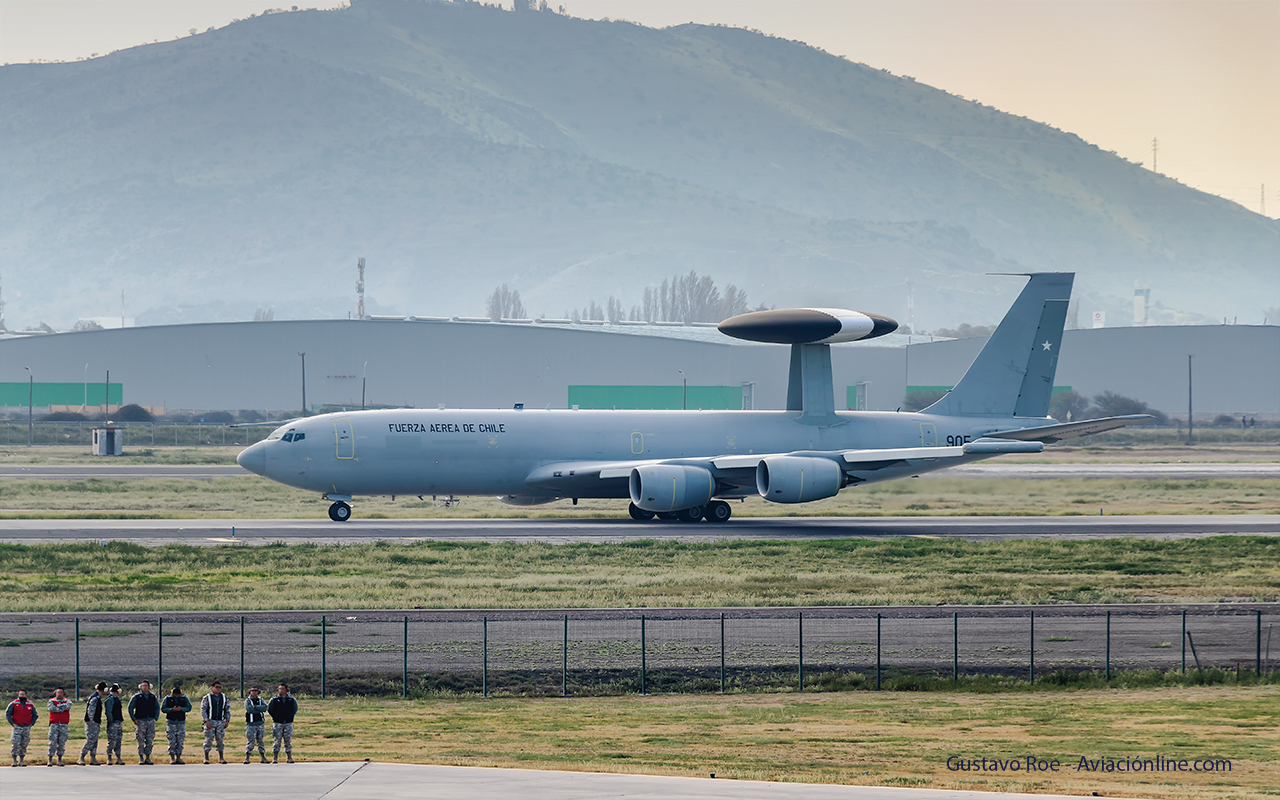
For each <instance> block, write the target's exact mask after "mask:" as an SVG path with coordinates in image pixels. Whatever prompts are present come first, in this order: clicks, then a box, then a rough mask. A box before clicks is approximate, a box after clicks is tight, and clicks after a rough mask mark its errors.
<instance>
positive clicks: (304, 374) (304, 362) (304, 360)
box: [298, 353, 307, 417]
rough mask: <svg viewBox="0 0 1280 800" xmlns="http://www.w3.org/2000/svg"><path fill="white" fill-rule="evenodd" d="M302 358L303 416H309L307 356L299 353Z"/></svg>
mask: <svg viewBox="0 0 1280 800" xmlns="http://www.w3.org/2000/svg"><path fill="white" fill-rule="evenodd" d="M298 355H299V356H301V357H302V416H304V417H305V416H306V415H307V354H306V353H298Z"/></svg>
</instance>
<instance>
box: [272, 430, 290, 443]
mask: <svg viewBox="0 0 1280 800" xmlns="http://www.w3.org/2000/svg"><path fill="white" fill-rule="evenodd" d="M287 430H289V429H288V428H285V427H280V428H276V429H275V430H274V431H272V432H271V435H270V436H268V437H267V441H268V442H274V441H275V440H277V439H279V438H281V437H283V436H284V432H285V431H287Z"/></svg>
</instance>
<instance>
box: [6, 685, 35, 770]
mask: <svg viewBox="0 0 1280 800" xmlns="http://www.w3.org/2000/svg"><path fill="white" fill-rule="evenodd" d="M4 718H5V719H6V720H8V722H9V724H10V725H12V726H13V750H12V753H13V765H14V766H15V767H25V766H26V765H27V747H28V746H30V744H31V726H32V725H35V724H36V720H38V719H40V713H39V712H38V711H36V707H35V706H33V705H32V704H31V701H30V700H28V699H27V693H26V692H18V696H17V697H16V698H14V700H13V702H12V703H10V704H9V707H8V708H6V709H5V710H4Z"/></svg>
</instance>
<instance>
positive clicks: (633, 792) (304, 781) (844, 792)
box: [0, 736, 1066, 800]
mask: <svg viewBox="0 0 1280 800" xmlns="http://www.w3.org/2000/svg"><path fill="white" fill-rule="evenodd" d="M33 738H34V737H33ZM228 738H229V736H228ZM187 742H188V747H190V746H191V744H190V742H191V739H190V738H188V740H187ZM37 744H38V743H37V742H33V747H32V750H39V747H38V746H36V745H37ZM161 750H163V745H162V746H160V747H158V748H157V752H158V751H161ZM157 759H159V756H157ZM130 761H131V762H132V761H133V759H132V758H130ZM156 763H157V764H159V763H161V761H160V760H157V762H156ZM0 785H3V786H4V787H5V789H6V790H7V792H8V793H11V794H12V796H14V797H41V796H49V795H57V796H62V797H76V798H83V800H98V799H99V798H103V799H104V800H105V799H106V798H112V799H113V800H114V799H116V798H133V797H138V796H139V794H143V795H144V796H145V794H147V793H148V790H147V789H146V788H141V789H140V787H147V786H150V787H153V788H152V790H151V791H154V787H156V786H161V787H163V789H162V792H163V795H162V796H164V797H169V798H196V797H218V798H221V799H222V800H245V798H271V800H303V798H305V799H306V800H315V798H317V797H323V798H326V799H327V800H355V799H356V798H372V797H377V798H381V800H401V798H404V800H409V798H413V800H417V798H422V797H431V798H436V800H455V799H456V800H497V799H501V800H506V798H509V797H521V798H526V799H527V800H588V799H591V800H595V799H596V798H606V797H607V798H615V799H616V800H652V798H667V800H721V799H722V798H723V800H736V799H740V800H826V799H827V798H830V799H831V800H837V799H839V800H1065V797H1066V796H1065V795H1051V794H1021V793H1012V792H1011V793H999V794H997V793H995V792H973V791H957V790H953V789H947V790H942V789H904V788H893V787H880V786H838V785H832V784H813V783H771V782H767V781H741V780H732V779H727V780H725V779H714V780H713V779H712V778H711V777H701V778H677V777H669V776H660V775H622V774H610V773H593V772H556V771H551V770H546V771H543V770H529V769H494V768H487V767H444V766H423V765H416V764H372V763H368V762H360V761H355V762H340V761H332V762H317V763H309V764H301V763H300V764H288V765H286V764H274V765H265V766H264V765H261V764H256V763H255V764H249V765H243V764H237V765H226V766H223V765H210V766H202V765H191V766H186V767H183V768H182V769H181V770H178V771H172V772H171V771H170V768H169V767H167V766H164V767H159V766H158V767H155V768H154V769H153V768H151V767H145V768H144V767H140V766H137V765H130V766H125V767H111V768H94V767H74V766H73V767H69V768H64V769H58V768H56V767H55V768H53V769H49V768H47V767H32V768H28V769H5V770H4V771H3V772H0ZM157 796H161V795H157Z"/></svg>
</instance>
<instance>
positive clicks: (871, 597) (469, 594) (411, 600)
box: [0, 536, 1280, 611]
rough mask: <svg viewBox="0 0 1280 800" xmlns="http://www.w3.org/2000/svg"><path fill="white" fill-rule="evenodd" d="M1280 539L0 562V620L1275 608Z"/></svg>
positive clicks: (184, 551)
mask: <svg viewBox="0 0 1280 800" xmlns="http://www.w3.org/2000/svg"><path fill="white" fill-rule="evenodd" d="M1277 586H1280V539H1277V538H1273V537H1246V536H1224V537H1215V538H1208V539H1181V540H1175V541H1156V540H1147V539H1105V540H1090V541H1072V542H1059V541H1053V540H1046V539H1025V540H1014V541H1001V542H965V541H959V540H953V539H928V538H909V539H887V540H869V539H826V540H810V541H794V542H753V541H726V542H705V543H704V542H697V543H686V542H671V541H663V542H658V541H653V540H642V541H636V542H627V543H620V544H594V543H575V544H562V545H550V544H515V543H500V544H484V543H471V542H423V543H421V544H412V545H401V544H388V543H382V542H380V543H376V544H362V545H350V546H332V545H330V546H321V545H295V546H289V547H286V546H270V545H269V546H261V547H234V546H228V547H194V546H187V545H165V546H162V547H154V548H149V547H143V546H140V545H133V544H126V543H123V542H113V543H111V544H110V545H108V546H107V547H102V546H99V545H97V544H60V545H29V546H28V545H0V611H114V610H134V611H144V610H174V611H180V610H197V611H198V610H236V609H245V610H251V609H286V608H306V609H312V608H351V609H361V608H406V607H418V606H420V607H423V608H643V607H702V606H713V607H716V606H800V605H932V604H935V603H949V604H993V603H994V604H999V603H1062V602H1068V603H1111V602H1158V601H1166V602H1196V601H1226V600H1240V599H1250V600H1256V601H1275V600H1276V599H1277V588H1276V587H1277Z"/></svg>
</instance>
